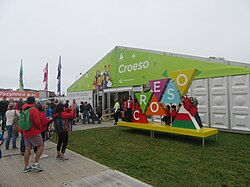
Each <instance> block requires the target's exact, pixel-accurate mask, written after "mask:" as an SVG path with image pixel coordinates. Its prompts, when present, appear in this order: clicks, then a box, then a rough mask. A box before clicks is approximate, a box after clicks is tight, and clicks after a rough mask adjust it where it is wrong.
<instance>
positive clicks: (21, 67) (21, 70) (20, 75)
mask: <svg viewBox="0 0 250 187" xmlns="http://www.w3.org/2000/svg"><path fill="white" fill-rule="evenodd" d="M19 91H21V92H23V91H24V88H23V60H22V59H21V66H20V70H19Z"/></svg>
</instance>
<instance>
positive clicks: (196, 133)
mask: <svg viewBox="0 0 250 187" xmlns="http://www.w3.org/2000/svg"><path fill="white" fill-rule="evenodd" d="M118 126H119V127H130V128H135V129H143V130H149V131H151V137H154V131H157V132H166V133H171V134H179V135H186V136H193V137H199V138H202V145H203V147H204V146H205V140H204V139H205V138H207V137H209V136H213V135H216V141H217V134H218V129H216V128H206V127H203V128H201V129H199V130H194V129H186V128H178V127H172V126H168V125H162V124H161V123H155V122H153V123H145V124H142V123H133V122H124V121H120V122H118Z"/></svg>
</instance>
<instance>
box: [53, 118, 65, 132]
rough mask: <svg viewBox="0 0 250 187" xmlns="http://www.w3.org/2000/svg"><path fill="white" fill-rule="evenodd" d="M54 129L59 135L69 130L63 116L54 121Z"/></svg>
mask: <svg viewBox="0 0 250 187" xmlns="http://www.w3.org/2000/svg"><path fill="white" fill-rule="evenodd" d="M54 128H55V130H56V132H57V133H61V132H64V131H65V130H66V129H67V127H66V124H65V121H64V119H63V118H62V115H61V114H60V115H59V116H57V117H56V119H55V121H54Z"/></svg>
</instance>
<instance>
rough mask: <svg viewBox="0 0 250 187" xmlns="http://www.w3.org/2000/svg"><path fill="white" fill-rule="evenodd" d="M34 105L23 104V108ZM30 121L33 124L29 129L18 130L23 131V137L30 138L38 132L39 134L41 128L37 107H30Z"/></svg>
mask: <svg viewBox="0 0 250 187" xmlns="http://www.w3.org/2000/svg"><path fill="white" fill-rule="evenodd" d="M31 107H34V105H32V104H25V105H23V108H22V109H23V110H25V109H28V108H31ZM30 121H31V123H32V124H33V126H32V127H31V129H30V130H27V131H24V130H20V131H21V132H23V136H24V138H31V137H34V136H37V135H38V134H41V130H42V124H41V117H40V112H39V110H38V109H37V108H35V107H34V108H32V109H30Z"/></svg>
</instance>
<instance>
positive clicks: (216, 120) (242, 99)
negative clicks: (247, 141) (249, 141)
mask: <svg viewBox="0 0 250 187" xmlns="http://www.w3.org/2000/svg"><path fill="white" fill-rule="evenodd" d="M249 84H250V75H249V74H248V75H239V76H230V77H218V78H210V79H200V80H194V81H193V83H192V86H191V88H190V91H189V95H190V96H194V97H196V98H197V99H198V101H199V113H200V116H201V119H202V121H203V123H204V124H206V125H205V126H209V127H216V128H219V129H225V130H231V131H241V132H248V133H250V122H249V121H250V88H249Z"/></svg>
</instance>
